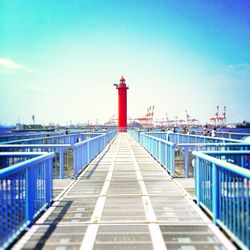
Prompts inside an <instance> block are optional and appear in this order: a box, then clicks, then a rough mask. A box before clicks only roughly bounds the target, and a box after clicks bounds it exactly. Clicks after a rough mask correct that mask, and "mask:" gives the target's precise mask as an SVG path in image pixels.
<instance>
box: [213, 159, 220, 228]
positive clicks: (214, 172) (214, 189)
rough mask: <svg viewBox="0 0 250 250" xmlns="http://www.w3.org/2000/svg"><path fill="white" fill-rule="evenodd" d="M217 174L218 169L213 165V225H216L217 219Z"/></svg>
mask: <svg viewBox="0 0 250 250" xmlns="http://www.w3.org/2000/svg"><path fill="white" fill-rule="evenodd" d="M219 192H220V190H219V174H218V168H217V167H216V165H215V164H214V163H213V165H212V210H213V223H214V224H216V222H217V219H218V218H219V205H220V204H219V195H218V194H219Z"/></svg>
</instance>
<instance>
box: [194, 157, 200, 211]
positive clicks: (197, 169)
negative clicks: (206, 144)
mask: <svg viewBox="0 0 250 250" xmlns="http://www.w3.org/2000/svg"><path fill="white" fill-rule="evenodd" d="M200 174H201V173H200V159H199V158H198V157H197V156H196V157H195V191H196V192H195V193H196V199H197V205H198V206H199V205H200V201H201V183H200V181H201V179H200Z"/></svg>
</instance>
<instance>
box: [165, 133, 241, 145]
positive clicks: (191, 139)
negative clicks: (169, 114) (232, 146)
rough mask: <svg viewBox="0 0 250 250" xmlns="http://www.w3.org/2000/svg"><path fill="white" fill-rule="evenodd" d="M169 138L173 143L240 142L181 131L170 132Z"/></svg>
mask: <svg viewBox="0 0 250 250" xmlns="http://www.w3.org/2000/svg"><path fill="white" fill-rule="evenodd" d="M168 140H169V141H170V142H172V143H175V144H179V143H239V142H242V141H240V140H234V139H228V138H220V137H211V136H202V135H190V134H180V133H169V134H168Z"/></svg>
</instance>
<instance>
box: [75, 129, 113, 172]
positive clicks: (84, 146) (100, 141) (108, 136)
mask: <svg viewBox="0 0 250 250" xmlns="http://www.w3.org/2000/svg"><path fill="white" fill-rule="evenodd" d="M116 135H117V131H116V130H115V131H111V132H109V133H105V134H101V135H99V136H96V137H94V138H90V139H88V140H85V141H82V142H79V143H76V144H74V146H73V156H74V158H73V159H74V176H77V175H78V174H79V173H80V172H81V171H82V170H84V169H85V167H86V166H87V165H88V164H89V163H90V162H91V161H92V160H93V159H94V158H95V157H96V156H97V155H98V154H99V153H100V152H101V151H102V150H103V149H104V147H105V146H106V145H107V143H109V142H110V141H111V140H112V139H113V138H114V137H115V136H116Z"/></svg>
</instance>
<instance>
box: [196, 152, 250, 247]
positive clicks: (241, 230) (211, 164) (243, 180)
mask: <svg viewBox="0 0 250 250" xmlns="http://www.w3.org/2000/svg"><path fill="white" fill-rule="evenodd" d="M193 155H194V157H195V162H196V163H195V194H196V197H197V203H198V205H200V206H202V207H203V208H204V209H205V210H207V211H208V212H209V213H210V214H211V216H212V217H213V221H214V223H216V224H218V225H219V226H221V227H222V228H223V229H224V230H225V231H226V232H227V233H228V234H229V236H230V237H231V238H232V239H233V240H235V242H236V243H237V244H238V246H239V247H240V248H242V249H249V248H250V170H248V169H245V168H244V166H245V165H235V164H232V163H229V162H227V160H228V159H229V156H232V155H236V156H239V155H240V156H242V155H243V156H244V157H245V158H248V159H249V157H250V151H244V152H242V151H238V152H237V151H224V152H222V151H219V152H193ZM218 156H219V158H220V159H218V158H215V157H218ZM222 156H223V157H224V158H222ZM222 159H223V160H222ZM237 163H238V162H237Z"/></svg>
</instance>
